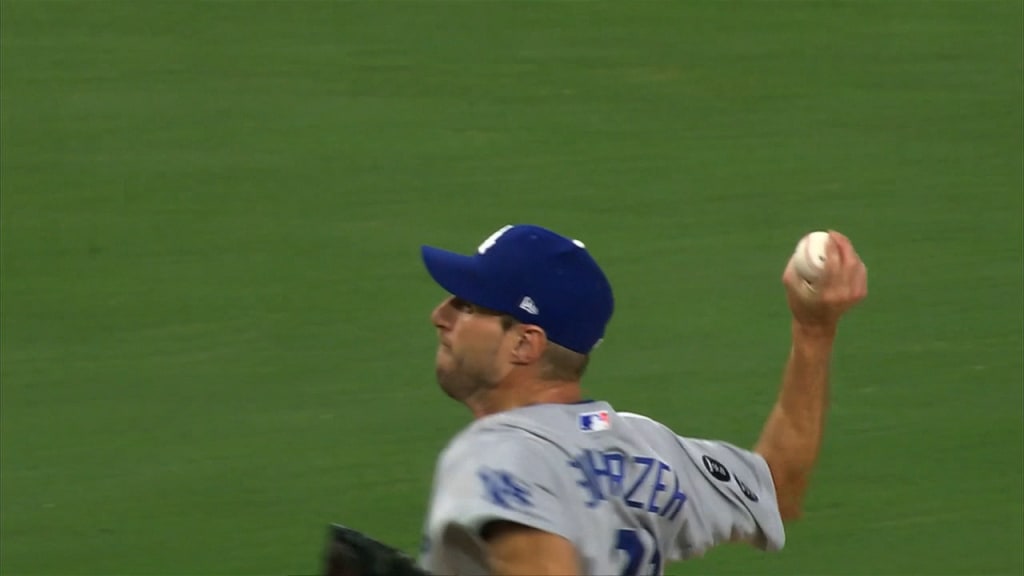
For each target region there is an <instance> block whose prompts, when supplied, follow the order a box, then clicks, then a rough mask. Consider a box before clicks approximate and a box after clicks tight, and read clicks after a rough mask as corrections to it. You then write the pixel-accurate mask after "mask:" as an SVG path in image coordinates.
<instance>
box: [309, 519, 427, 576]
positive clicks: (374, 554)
mask: <svg viewBox="0 0 1024 576" xmlns="http://www.w3.org/2000/svg"><path fill="white" fill-rule="evenodd" d="M324 576H430V574H429V573H427V572H426V571H424V570H421V569H420V568H419V567H417V566H416V563H415V561H414V560H413V559H412V558H411V557H409V556H408V555H407V554H405V553H403V552H402V551H400V550H397V549H395V548H392V547H390V546H388V545H387V544H383V543H381V542H378V541H376V540H374V539H373V538H370V537H369V536H367V535H365V534H363V533H362V532H359V531H357V530H353V529H351V528H348V527H345V526H342V525H340V524H331V525H330V528H329V529H328V538H327V546H326V547H325V550H324Z"/></svg>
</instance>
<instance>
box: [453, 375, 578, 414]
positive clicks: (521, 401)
mask: <svg viewBox="0 0 1024 576" xmlns="http://www.w3.org/2000/svg"><path fill="white" fill-rule="evenodd" d="M582 399H583V388H582V387H581V385H580V382H579V381H569V380H557V381H556V380H529V381H523V382H514V383H513V382H503V383H502V384H500V385H498V386H496V387H494V388H491V389H488V390H485V391H481V394H479V395H477V396H474V397H473V398H468V399H467V400H466V406H467V407H468V408H469V409H470V411H472V412H473V418H475V419H479V418H483V417H484V416H489V415H491V414H497V413H499V412H505V411H507V410H514V409H516V408H522V407H524V406H533V405H535V404H572V403H574V402H579V401H581V400H582Z"/></svg>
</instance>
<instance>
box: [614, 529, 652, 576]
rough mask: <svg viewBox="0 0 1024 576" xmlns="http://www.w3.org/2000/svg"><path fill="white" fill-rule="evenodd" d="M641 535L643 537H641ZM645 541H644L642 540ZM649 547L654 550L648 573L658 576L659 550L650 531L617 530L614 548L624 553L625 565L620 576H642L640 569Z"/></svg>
mask: <svg viewBox="0 0 1024 576" xmlns="http://www.w3.org/2000/svg"><path fill="white" fill-rule="evenodd" d="M641 535H642V536H644V537H645V538H641ZM645 540H646V541H647V542H644V541H645ZM648 544H649V545H650V546H649V548H650V549H653V550H654V554H652V555H651V560H650V562H649V563H648V565H649V566H650V567H651V572H650V574H651V575H652V576H659V575H660V574H661V552H659V551H658V543H657V542H655V541H654V536H652V535H651V533H650V532H647V531H644V532H642V533H641V532H637V531H636V530H619V536H618V540H617V541H616V545H615V548H616V549H617V550H622V551H624V552H625V553H626V559H627V560H626V567H625V568H623V570H622V572H621V576H642V573H641V571H640V568H641V566H643V562H644V558H646V557H647V550H648Z"/></svg>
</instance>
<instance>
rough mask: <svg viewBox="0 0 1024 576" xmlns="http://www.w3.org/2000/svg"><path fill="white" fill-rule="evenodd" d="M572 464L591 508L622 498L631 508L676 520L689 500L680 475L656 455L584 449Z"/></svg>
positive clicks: (578, 483) (572, 460) (570, 462)
mask: <svg viewBox="0 0 1024 576" xmlns="http://www.w3.org/2000/svg"><path fill="white" fill-rule="evenodd" d="M569 466H571V467H573V468H575V469H576V470H578V471H579V479H578V480H577V481H576V484H577V485H579V486H580V488H582V489H583V492H584V494H585V497H586V499H587V500H586V504H587V507H588V508H594V507H596V506H598V505H599V504H601V503H602V502H604V501H607V500H608V499H609V498H622V500H623V501H624V502H625V503H626V506H629V507H630V508H637V509H641V510H644V511H646V512H649V513H651V514H657V515H658V516H661V517H663V518H665V517H667V518H669V519H670V520H675V518H676V516H678V515H679V512H680V511H682V509H683V503H684V502H686V494H684V493H683V492H682V491H681V490H680V482H679V476H678V475H676V473H675V472H673V471H672V468H671V467H670V466H669V465H668V464H666V463H665V462H662V461H661V460H658V459H657V458H650V457H647V456H631V455H628V454H623V453H621V452H597V451H594V450H584V451H583V452H581V453H579V454H577V455H576V456H575V457H573V458H572V459H571V460H569Z"/></svg>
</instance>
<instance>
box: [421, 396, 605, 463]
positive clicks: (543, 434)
mask: <svg viewBox="0 0 1024 576" xmlns="http://www.w3.org/2000/svg"><path fill="white" fill-rule="evenodd" d="M600 414H604V417H605V418H609V417H614V416H613V415H614V410H613V409H612V408H611V406H610V405H609V404H607V403H606V402H600V401H595V402H581V403H579V404H538V405H531V406H524V407H522V408H517V409H514V410H508V411H504V412H499V413H496V414H491V415H488V416H485V417H483V418H479V419H477V420H474V421H473V422H472V423H470V424H469V425H467V426H466V427H465V428H463V429H462V430H461V431H460V432H459V433H458V434H456V435H455V436H454V437H453V438H452V439H451V441H450V442H449V443H448V445H447V446H446V447H445V449H444V451H443V452H442V454H441V459H442V460H457V459H459V458H461V457H464V456H472V457H473V458H476V459H480V458H481V457H484V458H486V455H487V454H490V453H495V454H497V453H500V454H501V455H502V456H503V457H509V456H520V457H522V458H527V457H529V456H536V457H537V458H540V457H543V456H545V455H546V456H552V457H557V456H559V455H562V454H563V453H564V452H565V450H566V449H567V448H566V444H567V443H571V442H570V439H571V437H572V434H573V432H574V431H575V430H576V429H577V428H578V427H579V426H580V423H581V422H582V421H584V420H585V421H587V422H596V420H592V418H596V416H594V415H600ZM609 415H612V416H609Z"/></svg>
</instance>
